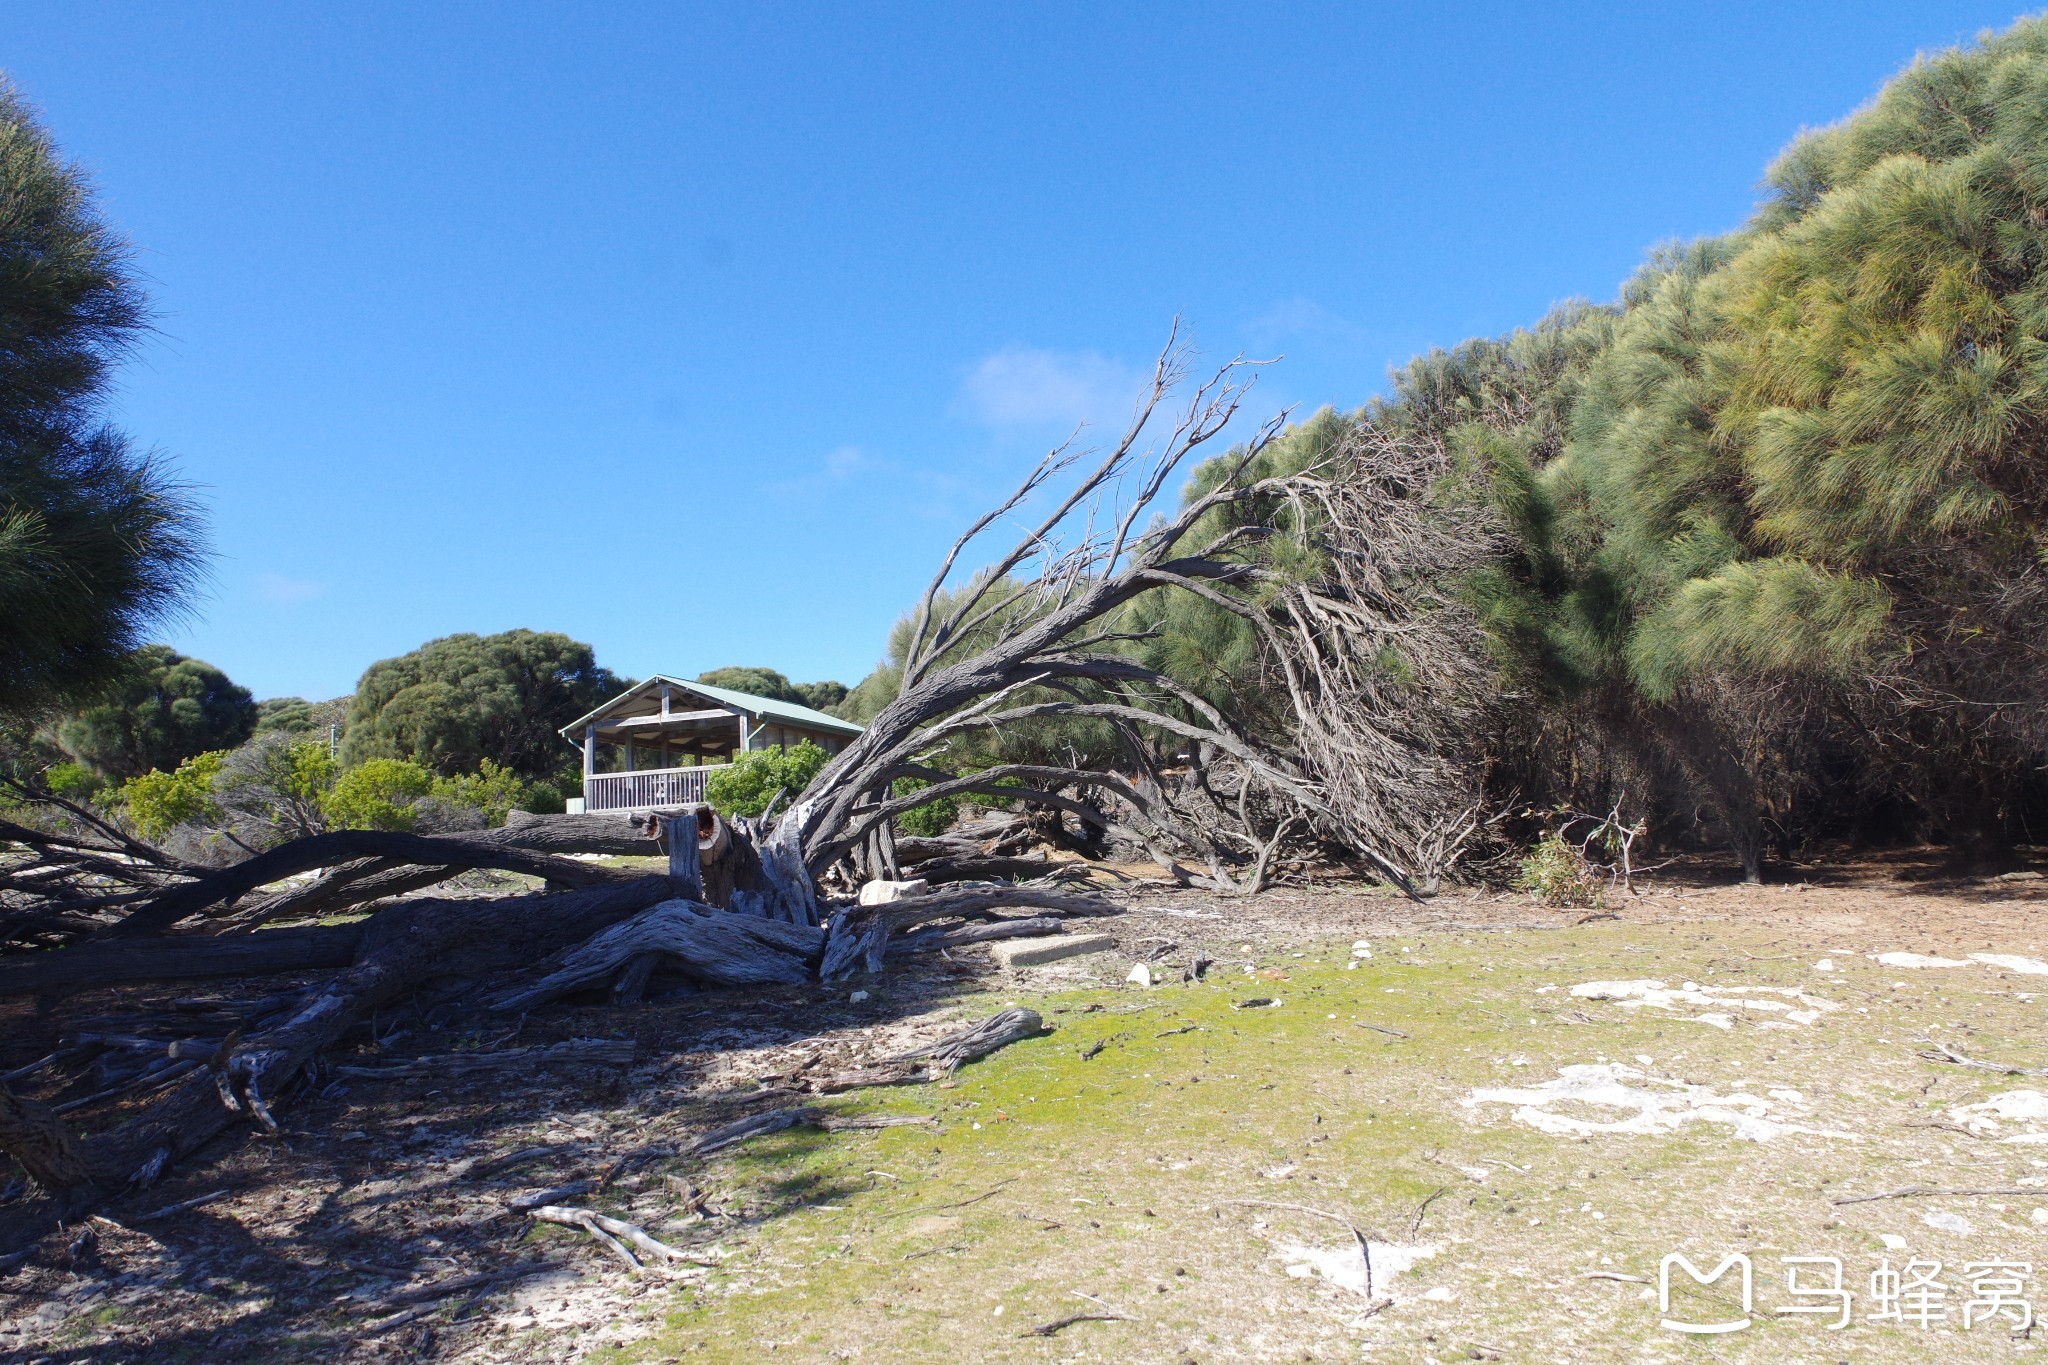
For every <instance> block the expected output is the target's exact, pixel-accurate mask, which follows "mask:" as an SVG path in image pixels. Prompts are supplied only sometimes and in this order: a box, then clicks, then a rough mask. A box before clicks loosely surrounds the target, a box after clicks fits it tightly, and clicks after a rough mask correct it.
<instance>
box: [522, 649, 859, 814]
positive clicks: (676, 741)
mask: <svg viewBox="0 0 2048 1365" xmlns="http://www.w3.org/2000/svg"><path fill="white" fill-rule="evenodd" d="M860 732H861V727H860V726H858V725H855V724H854V723H853V722H852V721H846V720H841V719H839V717H837V716H828V715H826V714H825V713H824V712H823V711H813V710H812V709H811V708H810V707H808V706H799V705H797V704H796V703H794V702H786V701H776V700H775V699H773V698H771V697H757V696H754V695H752V694H751V693H747V692H735V691H733V690H732V689H731V688H729V687H712V686H710V685H709V684H706V683H700V682H685V681H684V680H683V679H681V678H671V677H668V676H666V675H665V674H660V673H657V674H655V675H654V676H653V677H651V678H649V679H648V680H647V681H646V682H643V683H641V684H639V685H638V686H636V687H634V688H633V689H632V690H630V691H627V692H623V693H621V694H619V695H618V696H616V697H613V698H612V699H611V700H610V701H608V702H606V703H605V704H604V705H603V706H600V707H598V708H597V709H596V710H595V711H592V712H591V713H590V714H589V715H587V716H583V717H581V718H579V719H577V720H575V721H572V722H570V723H569V724H568V725H565V726H563V727H562V738H564V739H566V740H568V741H569V743H571V744H573V745H575V746H576V747H577V748H579V749H581V750H582V751H583V801H582V808H583V809H584V810H585V811H593V812H594V811H646V810H659V809H663V808H666V807H671V806H686V805H692V804H694V803H696V802H699V801H702V800H703V799H704V783H705V781H706V779H708V778H709V777H710V776H711V775H712V774H713V773H715V772H717V771H718V770H719V769H721V768H727V767H730V766H731V765H732V761H733V756H734V755H736V754H739V753H743V752H745V751H747V750H749V749H766V748H770V747H772V746H775V745H781V746H782V747H783V748H795V747H796V746H797V745H799V744H801V743H803V742H804V741H805V740H809V741H810V742H811V743H813V744H815V745H817V746H818V747H819V748H821V749H823V750H824V751H825V752H826V753H828V754H836V753H838V752H839V751H840V750H841V749H843V748H845V747H846V744H847V742H848V741H849V740H851V739H853V738H854V737H855V736H857V735H859V734H860ZM572 809H573V807H572Z"/></svg>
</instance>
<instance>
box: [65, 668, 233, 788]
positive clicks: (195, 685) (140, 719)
mask: <svg viewBox="0 0 2048 1365" xmlns="http://www.w3.org/2000/svg"><path fill="white" fill-rule="evenodd" d="M255 728H256V703H255V702H254V701H253V700H251V698H250V696H249V690H248V689H247V688H245V687H238V686H236V685H235V684H234V683H233V682H231V681H229V679H228V676H227V674H225V673H223V672H221V671H220V670H219V669H218V668H215V667H214V666H213V665H212V664H210V663H207V662H205V661H204V660H201V659H190V658H187V657H186V656H184V655H182V654H180V653H178V652H177V651H176V650H173V649H171V648H169V647H167V646H165V645H144V646H143V647H142V648H141V649H138V650H136V651H135V652H134V653H133V654H131V655H129V656H128V658H127V660H126V661H125V664H124V666H123V668H122V669H121V671H120V673H119V674H118V675H116V676H115V678H114V679H113V681H112V682H110V683H109V684H107V685H106V686H105V687H104V688H102V690H101V692H100V693H99V695H98V697H97V698H96V699H95V700H94V701H93V702H92V703H91V704H90V705H88V706H86V707H85V708H84V709H82V710H80V711H79V712H78V713H77V714H75V715H73V716H70V717H69V718H67V719H65V720H63V721H62V722H60V723H59V724H58V726H57V730H56V735H57V742H58V744H60V745H61V746H62V747H63V749H64V751H65V752H66V753H67V754H69V755H70V756H71V757H72V758H73V759H74V760H76V761H77V762H79V763H82V764H84V765H86V766H87V767H89V768H92V769H93V770H95V771H96V772H99V773H102V774H105V775H106V776H108V777H113V778H128V777H139V776H141V775H142V774H143V773H146V772H149V771H151V770H152V769H161V770H163V771H170V770H172V769H175V768H176V767H177V766H178V765H179V764H180V763H182V762H184V761H185V760H186V759H187V758H190V757H192V756H193V755H194V754H201V753H206V752H208V751H210V750H215V749H228V748H232V747H234V746H235V745H237V744H240V743H241V742H242V741H243V740H245V739H247V738H248V737H249V736H250V734H251V733H252V732H253V731H254V730H255Z"/></svg>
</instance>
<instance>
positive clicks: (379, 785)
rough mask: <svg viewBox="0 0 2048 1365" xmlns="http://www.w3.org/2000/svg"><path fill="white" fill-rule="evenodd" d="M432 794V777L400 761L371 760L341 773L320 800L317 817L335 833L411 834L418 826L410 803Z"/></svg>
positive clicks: (424, 770)
mask: <svg viewBox="0 0 2048 1365" xmlns="http://www.w3.org/2000/svg"><path fill="white" fill-rule="evenodd" d="M433 791H434V775H433V774H432V773H430V772H428V771H427V770H426V769H425V768H422V767H421V766H420V765H419V764H417V763H413V762H411V761H409V760H407V759H403V758H372V759H368V760H366V761H364V762H362V763H359V764H357V765H356V766H355V767H353V768H350V769H348V770H347V771H345V772H343V773H342V774H341V775H340V776H339V777H337V778H335V779H334V786H333V788H332V789H331V790H329V791H327V792H326V793H324V794H323V795H322V796H321V797H320V813H321V814H322V815H324V816H326V817H327V823H328V824H329V825H331V826H332V827H334V828H335V829H382V830H410V829H411V828H413V826H414V825H416V824H417V823H418V822H419V813H418V812H417V811H416V810H414V809H413V803H414V802H415V801H417V800H419V799H420V798H421V797H423V796H430V795H432V794H433Z"/></svg>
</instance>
